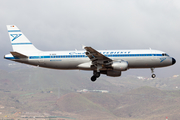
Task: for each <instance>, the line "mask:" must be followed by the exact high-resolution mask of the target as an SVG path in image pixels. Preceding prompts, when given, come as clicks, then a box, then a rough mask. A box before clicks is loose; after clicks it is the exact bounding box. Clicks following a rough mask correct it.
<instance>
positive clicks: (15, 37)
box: [10, 34, 22, 41]
mask: <svg viewBox="0 0 180 120" xmlns="http://www.w3.org/2000/svg"><path fill="white" fill-rule="evenodd" d="M10 35H11V36H12V37H13V39H12V41H14V40H15V39H17V38H18V37H20V36H21V35H22V34H10Z"/></svg>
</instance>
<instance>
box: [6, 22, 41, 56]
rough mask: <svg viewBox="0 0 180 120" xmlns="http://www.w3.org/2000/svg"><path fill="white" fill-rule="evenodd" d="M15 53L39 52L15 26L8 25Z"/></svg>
mask: <svg viewBox="0 0 180 120" xmlns="http://www.w3.org/2000/svg"><path fill="white" fill-rule="evenodd" d="M7 29H8V33H9V37H10V41H11V44H12V48H13V51H16V52H20V53H22V52H37V51H39V50H38V49H37V48H36V47H35V46H34V45H33V44H32V43H31V42H30V41H29V40H28V39H27V38H26V36H25V35H24V34H23V33H22V32H21V30H20V29H18V27H17V26H15V25H7Z"/></svg>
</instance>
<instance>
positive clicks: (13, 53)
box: [10, 52, 28, 58]
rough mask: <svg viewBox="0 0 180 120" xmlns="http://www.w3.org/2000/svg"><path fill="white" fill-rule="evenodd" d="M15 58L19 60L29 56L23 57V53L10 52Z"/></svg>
mask: <svg viewBox="0 0 180 120" xmlns="http://www.w3.org/2000/svg"><path fill="white" fill-rule="evenodd" d="M10 53H11V54H12V55H13V56H14V57H18V58H28V56H26V55H23V54H21V53H18V52H10Z"/></svg>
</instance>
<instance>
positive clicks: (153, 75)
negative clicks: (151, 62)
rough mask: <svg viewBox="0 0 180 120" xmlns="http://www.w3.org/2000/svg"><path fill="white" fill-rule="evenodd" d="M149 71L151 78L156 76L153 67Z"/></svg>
mask: <svg viewBox="0 0 180 120" xmlns="http://www.w3.org/2000/svg"><path fill="white" fill-rule="evenodd" d="M151 73H152V75H151V77H152V78H155V77H156V74H154V68H151Z"/></svg>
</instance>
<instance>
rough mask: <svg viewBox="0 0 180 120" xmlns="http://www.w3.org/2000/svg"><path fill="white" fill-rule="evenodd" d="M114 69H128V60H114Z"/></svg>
mask: <svg viewBox="0 0 180 120" xmlns="http://www.w3.org/2000/svg"><path fill="white" fill-rule="evenodd" d="M111 66H112V67H113V69H114V70H118V71H126V70H127V69H128V62H126V61H113V64H112V65H111Z"/></svg>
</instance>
